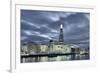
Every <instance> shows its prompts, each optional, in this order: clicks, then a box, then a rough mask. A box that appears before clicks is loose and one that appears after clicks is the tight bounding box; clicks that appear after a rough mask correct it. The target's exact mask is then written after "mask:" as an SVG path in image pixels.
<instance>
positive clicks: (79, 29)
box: [20, 10, 90, 48]
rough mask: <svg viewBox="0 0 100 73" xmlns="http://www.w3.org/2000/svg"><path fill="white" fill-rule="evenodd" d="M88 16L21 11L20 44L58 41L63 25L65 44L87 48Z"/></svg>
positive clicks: (87, 14)
mask: <svg viewBox="0 0 100 73" xmlns="http://www.w3.org/2000/svg"><path fill="white" fill-rule="evenodd" d="M89 22H90V14H89V13H83V12H82V13H79V12H62V11H39V10H21V22H20V23H21V42H23V43H24V42H29V41H33V42H36V43H38V44H46V43H48V42H49V40H54V41H58V40H59V32H60V25H61V24H63V36H64V43H65V44H73V45H76V46H78V47H82V48H88V47H89V27H90V24H89Z"/></svg>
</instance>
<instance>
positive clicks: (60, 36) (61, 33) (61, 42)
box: [59, 24, 64, 44]
mask: <svg viewBox="0 0 100 73" xmlns="http://www.w3.org/2000/svg"><path fill="white" fill-rule="evenodd" d="M59 43H60V44H63V43H64V39H63V24H61V25H60V33H59Z"/></svg>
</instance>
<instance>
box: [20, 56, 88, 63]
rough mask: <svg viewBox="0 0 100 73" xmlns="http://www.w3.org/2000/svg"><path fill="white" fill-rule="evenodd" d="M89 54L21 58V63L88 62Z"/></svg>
mask: <svg viewBox="0 0 100 73" xmlns="http://www.w3.org/2000/svg"><path fill="white" fill-rule="evenodd" d="M88 59H89V54H84V55H80V54H75V55H68V56H57V57H33V58H23V59H22V63H29V62H51V61H71V60H88Z"/></svg>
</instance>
